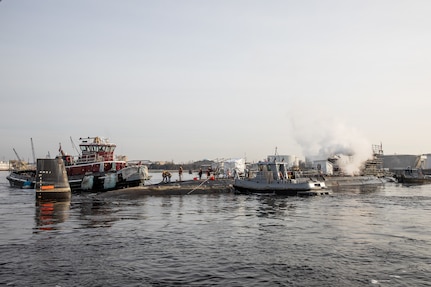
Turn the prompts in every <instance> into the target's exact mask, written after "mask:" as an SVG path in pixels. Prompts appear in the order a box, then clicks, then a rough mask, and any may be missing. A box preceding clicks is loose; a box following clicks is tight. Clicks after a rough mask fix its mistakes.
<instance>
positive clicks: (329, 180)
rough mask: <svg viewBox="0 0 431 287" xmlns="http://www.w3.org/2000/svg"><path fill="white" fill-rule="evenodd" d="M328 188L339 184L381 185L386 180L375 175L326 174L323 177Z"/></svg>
mask: <svg viewBox="0 0 431 287" xmlns="http://www.w3.org/2000/svg"><path fill="white" fill-rule="evenodd" d="M324 180H325V184H326V186H327V187H328V188H331V187H339V186H363V185H381V184H385V183H386V182H388V180H387V179H385V178H380V177H376V176H327V177H325V178H324Z"/></svg>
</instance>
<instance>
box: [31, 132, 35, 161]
mask: <svg viewBox="0 0 431 287" xmlns="http://www.w3.org/2000/svg"><path fill="white" fill-rule="evenodd" d="M30 141H31V152H32V153H33V164H36V156H35V153H34V145H33V138H30Z"/></svg>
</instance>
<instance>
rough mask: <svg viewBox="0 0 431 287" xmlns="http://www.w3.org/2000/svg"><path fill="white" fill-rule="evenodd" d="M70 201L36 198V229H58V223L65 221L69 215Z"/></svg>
mask: <svg viewBox="0 0 431 287" xmlns="http://www.w3.org/2000/svg"><path fill="white" fill-rule="evenodd" d="M69 210H70V200H69V201H45V200H43V201H42V200H36V215H35V220H36V229H37V230H56V229H59V226H58V224H59V223H62V222H65V221H66V220H67V219H68V217H69Z"/></svg>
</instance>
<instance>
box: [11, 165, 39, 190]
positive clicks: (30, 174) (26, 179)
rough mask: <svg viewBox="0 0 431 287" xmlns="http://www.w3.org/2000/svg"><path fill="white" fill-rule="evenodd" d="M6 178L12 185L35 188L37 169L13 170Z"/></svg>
mask: <svg viewBox="0 0 431 287" xmlns="http://www.w3.org/2000/svg"><path fill="white" fill-rule="evenodd" d="M6 179H7V180H8V181H9V184H10V186H11V187H15V188H24V189H33V188H34V186H35V181H36V170H20V171H12V172H11V173H10V174H9V175H8V176H7V177H6Z"/></svg>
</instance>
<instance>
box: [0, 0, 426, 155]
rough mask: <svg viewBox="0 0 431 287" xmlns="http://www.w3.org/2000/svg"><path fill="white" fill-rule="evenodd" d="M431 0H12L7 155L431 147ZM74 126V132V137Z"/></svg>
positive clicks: (5, 43)
mask: <svg viewBox="0 0 431 287" xmlns="http://www.w3.org/2000/svg"><path fill="white" fill-rule="evenodd" d="M429 15H431V1H428V0H424V1H419V0H411V1H405V0H403V1H399V0H379V1H375V0H358V1H356V0H350V1H332V0H330V1H325V0H315V1H314V0H305V1H289V0H280V1H277V0H265V1H253V0H233V1H232V0H217V1H215V0H214V1H211V0H209V1H198V0H192V1H190V0H182V1H177V0H171V1H165V0H159V1H145V0H124V1H111V0H93V1H88V0H85V1H84V0H74V1H58V0H38V1H34V0H13V1H12V0H2V1H1V2H0V99H1V104H0V135H1V140H0V160H9V159H16V157H15V154H14V151H13V149H15V150H16V151H17V153H18V154H19V156H20V157H21V158H22V159H25V160H29V161H32V148H31V140H30V139H32V140H33V143H34V149H35V155H36V157H37V158H42V157H46V155H47V154H48V153H49V154H50V155H51V157H53V156H55V155H57V154H58V146H59V144H60V143H61V144H62V147H63V149H64V150H65V151H66V152H68V153H69V154H76V152H74V150H73V146H72V143H71V142H72V141H73V142H74V143H75V144H76V145H77V144H79V138H81V137H89V136H90V137H93V136H100V137H105V138H108V139H109V140H110V141H111V142H113V143H116V144H117V149H116V154H117V155H126V156H127V157H128V159H129V160H135V159H143V160H152V161H174V162H176V163H187V162H190V161H197V160H202V159H212V160H215V159H223V158H241V157H245V158H246V159H247V160H248V161H258V160H261V159H264V158H266V156H267V155H270V154H274V153H275V150H276V149H277V152H278V154H283V155H296V156H298V157H300V158H301V157H304V156H319V155H322V156H323V155H324V154H330V153H336V152H341V151H344V152H347V153H349V151H353V152H354V153H356V154H364V153H365V154H367V153H370V152H371V145H372V144H380V143H382V145H383V150H384V153H385V154H423V153H431V133H430V126H431V123H430V116H429V111H430V109H431V97H430V91H431V53H430V51H431V36H430V35H431V17H429ZM71 139H72V141H71Z"/></svg>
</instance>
